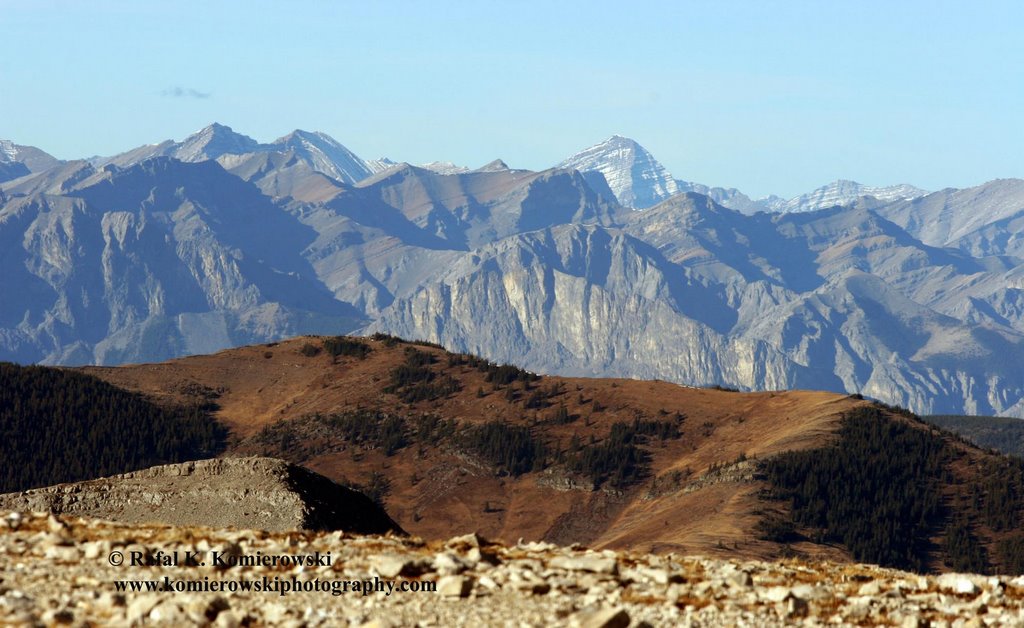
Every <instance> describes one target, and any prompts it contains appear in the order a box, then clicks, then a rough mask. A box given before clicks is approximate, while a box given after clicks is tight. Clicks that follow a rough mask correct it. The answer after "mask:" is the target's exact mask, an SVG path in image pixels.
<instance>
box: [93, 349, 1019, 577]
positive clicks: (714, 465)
mask: <svg viewBox="0 0 1024 628" xmlns="http://www.w3.org/2000/svg"><path fill="white" fill-rule="evenodd" d="M83 370H84V371H86V372H88V373H91V374H93V375H96V376H98V377H100V378H102V379H105V380H107V381H109V382H111V383H114V384H116V385H119V386H122V387H125V388H128V389H130V390H136V391H141V392H144V393H147V394H149V395H151V396H153V397H154V398H156V399H158V400H160V399H163V400H166V401H167V402H173V403H196V402H206V403H210V402H212V403H213V404H215V405H216V407H217V410H216V411H215V418H217V419H219V420H220V421H222V422H223V423H224V424H225V425H226V426H227V427H228V429H229V430H230V434H231V436H230V438H229V445H228V452H227V453H228V455H231V454H259V455H269V456H275V457H281V458H284V459H287V460H289V461H291V462H296V463H300V464H302V465H304V466H307V467H309V468H310V469H313V470H315V471H317V472H320V473H322V474H324V475H326V476H328V477H330V478H333V479H335V480H338V481H342V482H345V483H347V484H350V485H356V486H358V487H361V488H362V489H363V490H364V491H366V492H367V493H369V494H371V496H374V497H376V498H377V499H379V500H380V501H381V502H382V503H383V504H384V505H385V506H386V508H387V510H388V512H389V514H390V515H391V516H392V517H393V518H394V519H395V520H396V521H397V522H398V523H399V524H400V525H401V526H402V527H403V528H404V529H406V530H408V531H409V532H411V533H413V534H417V535H420V536H423V537H427V538H442V537H449V536H452V535H457V534H461V533H465V532H469V531H477V532H480V533H481V534H483V535H485V536H488V537H491V538H497V539H504V540H506V541H512V542H514V541H515V540H517V539H518V538H520V537H522V538H524V539H528V540H531V539H537V540H540V539H543V540H549V541H554V542H558V543H563V544H569V543H573V542H580V543H584V544H586V545H590V546H594V547H609V548H631V549H635V550H640V551H653V552H670V551H671V552H679V553H701V554H711V555H715V554H718V555H738V556H746V557H753V558H769V557H775V556H779V555H791V554H805V555H808V556H811V557H826V558H832V559H838V560H849V559H850V558H851V557H852V556H853V555H854V554H856V555H857V556H865V555H867V556H876V555H877V556H880V557H885V556H889V555H893V556H895V554H893V552H897V553H898V552H899V551H902V550H901V549H900V548H899V538H902V537H899V534H906V535H909V536H907V538H910V537H911V536H912V537H913V538H914V541H913V545H914V548H913V551H912V552H905V554H906V556H902V555H901V556H895V557H894V558H879V560H878V562H883V563H884V562H887V561H888V563H889V564H895V565H912V566H916V567H915V568H925V569H949V568H954V567H964V566H967V565H972V566H974V568H975V570H978V571H985V570H990V571H991V570H996V571H1000V570H1001V571H1009V570H1013V569H1014V567H1013V565H1017V564H1018V562H1019V561H1018V562H1015V561H1017V559H1016V558H1014V557H1013V556H1014V552H1016V551H1017V549H1015V547H1016V546H1013V543H1019V544H1020V546H1021V547H1024V542H1021V541H1019V540H1018V539H1017V538H1016V537H1015V536H1013V531H1012V529H1011V527H1010V526H1007V524H1006V522H1007V521H1008V520H1012V519H1013V518H1014V517H1016V516H1018V515H1019V514H1021V513H1022V512H1024V503H1022V496H1018V495H1016V492H1015V491H1017V489H1016V488H1014V486H1016V485H1013V486H1010V488H1009V489H1006V490H1003V489H1002V488H1000V486H1001V485H1000V482H1004V480H1005V478H1007V477H1012V478H1016V477H1017V475H1014V474H1017V473H1018V471H1017V470H1016V467H1013V470H1012V473H1010V474H1009V475H1007V473H1008V472H1007V471H1006V468H1005V464H1006V463H1005V462H1004V460H1003V459H1002V458H1001V457H998V456H995V455H993V454H992V453H991V452H987V451H983V450H981V449H978V448H977V447H974V446H973V445H971V444H969V443H966V442H963V441H961V440H958V439H957V438H956V437H955V436H953V435H952V434H951V433H948V432H944V431H941V430H938V429H936V428H932V427H930V426H928V425H926V424H924V423H922V422H921V421H919V420H918V419H916V417H912V416H909V415H908V414H905V413H901V412H899V411H898V410H891V409H887V408H881V407H879V406H875V405H873V404H872V403H871V402H869V401H864V400H860V399H856V398H853V397H850V396H843V395H837V394H832V393H824V392H809V391H787V392H763V393H739V392H732V391H727V390H717V389H702V388H690V387H686V386H679V385H676V384H670V383H666V382H660V381H653V382H651V381H635V380H623V379H588V378H563V377H553V376H543V377H538V376H535V375H533V374H529V373H526V372H525V371H520V370H518V369H515V368H513V367H506V368H498V367H497V366H496V365H491V364H488V363H486V362H485V361H482V360H479V359H478V358H473V357H471V356H461V355H453V354H449V353H447V352H445V351H444V350H443V349H441V348H439V347H436V346H430V345H425V344H421V343H409V342H404V341H399V340H397V339H394V338H390V337H386V336H380V337H376V338H373V339H369V338H367V339H354V338H353V339H345V338H335V339H326V338H318V337H304V338H295V339H292V340H289V341H286V342H281V343H273V344H270V345H262V346H252V347H243V348H239V349H232V350H228V351H223V352H221V353H218V354H215V355H209V356H195V357H189V358H183V359H179V360H173V361H170V362H166V363H162V364H144V365H133V366H124V367H117V368H86V369H83ZM844 417H853V418H848V419H844ZM863 417H873V418H872V419H871V421H868V422H866V423H865V422H864V421H866V419H864V421H861V418H863ZM854 419H856V420H854ZM858 421H859V422H858ZM850 425H854V426H862V425H867V426H875V428H877V429H876V430H875V431H876V432H878V430H879V429H881V430H882V431H881V432H878V433H876V434H874V435H871V434H867V433H866V432H863V430H861V432H857V431H856V430H853V431H851V430H850ZM844 426H845V427H844ZM893 426H897V427H893ZM875 428H873V429H875ZM883 428H884V429H883ZM897 428H898V429H897ZM893 429H896V430H897V431H896V432H892V430H893ZM885 430H889V431H888V432H886V431H885ZM900 430H902V431H900ZM890 432H892V433H890ZM907 438H909V439H910V440H909V441H906V439H907ZM872 439H874V440H872ZM887 439H888V440H887ZM900 439H903V440H900ZM915 439H916V440H915ZM889 441H891V442H892V443H904V441H906V442H908V443H918V444H919V445H920V448H922V449H921V451H922V452H925V453H922V454H921V455H922V456H925V457H922V458H920V460H926V461H927V462H928V464H929V465H931V466H929V467H928V469H929V470H928V471H927V473H926V474H924V475H922V474H920V473H918V474H917V475H914V473H917V471H915V470H913V469H910V470H908V469H907V468H906V466H907V464H910V462H909V461H910V460H911V458H906V460H904V457H905V456H904V454H903V452H900V451H893V450H891V448H890V443H889ZM922 443H923V444H922ZM899 446H904V445H902V444H901V445H899ZM906 446H908V447H909V446H910V445H906ZM914 446H918V445H914ZM791 451H796V452H804V453H803V454H801V455H800V456H796V457H793V456H792V455H791V454H788V456H789V457H786V456H783V457H782V458H778V457H777V456H778V455H779V454H782V453H784V452H791ZM801 456H803V457H802V458H801ZM769 459H771V460H781V461H785V462H786V464H787V465H789V467H786V466H785V465H778V464H775V466H772V465H773V464H774V463H769V462H766V461H768V460H769ZM915 460H916V459H915ZM840 461H841V462H840ZM901 464H902V465H903V466H902V467H901V466H900V465H901ZM915 464H916V463H915ZM921 464H924V463H923V462H922V463H921ZM801 465H802V466H801ZM830 465H831V466H830ZM837 465H839V466H837ZM794 469H795V470H796V471H794ZM878 469H885V470H886V471H885V473H890V469H891V473H890V474H900V473H903V474H904V475H906V477H907V478H909V479H908V480H907V482H909V483H913V484H915V485H912V486H910V485H908V486H898V485H890V486H888V488H884V490H885V491H887V494H888V495H890V497H889V499H890V500H891V499H896V497H892V496H894V495H897V494H899V495H903V496H904V498H905V499H907V500H913V499H916V498H917V497H918V496H919V495H922V496H926V497H927V498H928V499H929V500H931V502H929V503H930V505H929V506H928V507H927V508H925V507H923V506H922V508H925V509H924V510H921V511H920V512H918V511H916V510H913V508H917V506H916V505H913V508H912V507H911V506H907V508H909V510H907V512H911V511H913V512H914V514H913V516H914V517H915V518H916V519H919V520H920V521H918V522H917V523H916V524H915V525H916V527H913V526H911V528H908V529H909V531H903V532H901V531H900V530H896V531H895V532H891V531H890V532H887V530H888V528H889V527H891V525H892V522H893V517H894V516H895V517H897V518H898V517H899V516H902V515H901V514H900V513H901V512H902V511H901V510H900V508H901V507H902V506H900V505H897V506H896V507H894V508H889V507H888V506H886V505H884V504H883V506H879V507H877V508H876V506H877V504H876V502H878V501H879V498H878V496H876V495H874V494H868V495H865V494H864V493H863V490H862V487H860V486H858V482H861V483H864V482H876V481H882V482H884V481H886V479H887V478H886V477H882V478H881V480H879V479H878V478H872V477H870V476H871V472H873V470H874V471H877V470H878ZM1020 471H1021V472H1020V476H1021V478H1024V469H1022V470H1020ZM787 474H788V475H787ZM794 474H795V475H794ZM811 476H814V477H813V479H811V480H809V481H808V480H807V478H810V477H811ZM892 477H896V476H895V475H893V476H892ZM900 477H902V476H900ZM783 478H789V479H788V480H787V481H788V482H789V484H788V485H786V484H785V483H784V482H783V480H782V479H783ZM794 478H796V479H794ZM858 478H860V479H858ZM888 479H890V480H891V479H892V478H891V477H890V478H888ZM1014 481H1016V480H1014ZM1004 483H1005V482H1004ZM890 484H891V483H890ZM916 484H920V486H917V485H916ZM1010 484H1013V482H1011V483H1010ZM878 490H883V489H878ZM1017 492H1022V493H1024V490H1022V491H1017ZM830 496H831V497H830ZM829 499H833V500H834V499H843V500H847V501H848V502H849V501H850V500H860V501H857V502H856V503H852V505H851V503H845V504H838V503H831V505H829V502H828V500H829ZM801 500H803V501H801ZM821 500H825V501H824V502H822V501H821ZM815 508H816V509H817V510H815ZM887 508H888V510H887ZM839 511H843V512H846V513H848V516H847V519H857V518H858V517H859V513H861V512H863V513H865V514H864V516H865V517H871V518H872V519H870V520H868V519H865V520H864V521H858V522H857V525H856V526H853V530H852V532H851V530H850V529H848V528H849V527H850V526H846V523H845V522H844V521H840V522H836V521H826V519H827V517H826V516H825V515H824V514H822V513H827V512H839ZM815 513H817V514H815ZM894 513H895V514H894ZM887 517H888V518H887ZM766 520H770V521H771V522H773V524H774V526H773V527H772V528H771V529H766V527H765V521H766ZM844 526H845V527H844ZM897 527H899V526H897ZM858 534H859V535H860V536H859V537H858V536H857V535H858ZM886 534H889V537H886ZM894 539H895V540H896V542H895V543H894ZM908 543H909V542H908ZM894 547H895V549H894ZM865 552H867V553H865ZM887 552H888V553H887ZM954 553H955V554H956V556H955V557H954V558H952V559H951V558H950V556H951V555H952V554H954ZM979 557H981V558H979ZM979 561H980V562H979Z"/></svg>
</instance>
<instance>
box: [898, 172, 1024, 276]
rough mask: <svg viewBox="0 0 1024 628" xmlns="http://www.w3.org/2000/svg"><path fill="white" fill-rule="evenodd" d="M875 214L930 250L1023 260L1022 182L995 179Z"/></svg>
mask: <svg viewBox="0 0 1024 628" xmlns="http://www.w3.org/2000/svg"><path fill="white" fill-rule="evenodd" d="M879 213H880V214H882V215H883V216H885V217H887V218H889V219H890V220H892V221H893V222H895V223H896V224H898V225H900V226H901V227H903V228H904V229H906V230H907V231H908V232H910V233H911V234H913V235H914V236H915V237H917V238H919V239H921V240H922V241H923V242H926V243H928V244H931V245H933V246H952V247H956V248H959V249H962V250H964V251H966V252H968V253H970V254H971V255H974V256H977V257H980V256H986V255H1015V256H1024V181H1022V180H1020V179H997V180H995V181H990V182H988V183H985V184H983V185H979V186H977V187H973V188H966V189H963V190H954V189H947V190H940V191H938V192H935V193H933V194H928V195H927V196H920V197H917V198H914V199H912V200H907V201H903V202H897V203H891V204H888V205H886V206H884V207H882V208H880V209H879Z"/></svg>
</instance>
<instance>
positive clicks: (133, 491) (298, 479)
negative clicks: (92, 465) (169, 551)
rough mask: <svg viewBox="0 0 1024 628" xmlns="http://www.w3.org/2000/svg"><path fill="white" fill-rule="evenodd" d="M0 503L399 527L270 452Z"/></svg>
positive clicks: (98, 513)
mask: <svg viewBox="0 0 1024 628" xmlns="http://www.w3.org/2000/svg"><path fill="white" fill-rule="evenodd" d="M0 509H7V510H23V511H43V512H51V513H57V514H65V515H75V516H84V517H96V518H101V519H110V520H114V521H122V522H126V523H146V522H157V523H165V524H170V525H203V526H212V527H236V528H255V529H261V530H346V531H349V532H359V533H363V534H383V533H385V532H401V528H399V527H398V524H396V523H395V522H394V521H392V520H391V518H390V517H388V515H387V513H385V512H384V510H383V509H382V508H381V507H380V506H378V505H377V504H375V503H374V502H373V501H372V500H370V499H369V498H368V497H366V496H365V495H363V494H362V493H358V492H356V491H353V490H351V489H348V488H345V487H343V486H340V485H338V484H335V483H334V482H332V481H331V480H329V479H327V478H325V477H323V476H321V475H318V474H316V473H313V472H311V471H308V470H306V469H303V468H302V467H298V466H295V465H292V464H289V463H287V462H284V461H282V460H277V459H274V458H258V457H253V458H217V459H212V460H199V461H194V462H185V463H180V464H170V465H163V466H158V467H152V468H149V469H145V470H142V471H135V472H132V473H124V474H121V475H115V476H112V477H109V478H101V479H98V480H90V481H87V482H76V483H70V484H59V485H56V486H49V487H46V488H40V489H33V490H29V491H23V492H20V493H7V494H5V495H0Z"/></svg>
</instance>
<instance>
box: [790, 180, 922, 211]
mask: <svg viewBox="0 0 1024 628" xmlns="http://www.w3.org/2000/svg"><path fill="white" fill-rule="evenodd" d="M926 194H928V192H926V191H925V190H922V189H920V188H916V187H914V186H912V185H907V184H902V185H890V186H888V187H871V186H867V185H861V184H860V183H857V182H856V181H845V180H842V179H840V180H838V181H833V182H832V183H829V184H828V185H824V186H822V187H820V188H818V189H817V190H814V191H813V192H808V193H807V194H803V195H801V196H797V197H795V198H791V199H789V200H788V201H785V202H783V203H775V204H774V206H773V207H772V209H773V210H775V211H782V212H806V211H814V210H815V209H827V208H829V207H835V206H836V205H850V204H852V203H854V202H856V201H857V200H858V199H860V198H862V197H865V196H870V197H872V198H874V199H876V200H878V201H881V202H885V203H888V202H893V201H903V200H908V199H913V198H917V197H920V196H924V195H926Z"/></svg>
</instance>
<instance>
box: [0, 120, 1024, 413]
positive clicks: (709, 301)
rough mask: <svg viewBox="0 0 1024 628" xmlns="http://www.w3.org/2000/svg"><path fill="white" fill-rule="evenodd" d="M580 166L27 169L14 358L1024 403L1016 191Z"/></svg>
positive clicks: (19, 193) (8, 266)
mask: <svg viewBox="0 0 1024 628" xmlns="http://www.w3.org/2000/svg"><path fill="white" fill-rule="evenodd" d="M12 146H13V145H12ZM13 150H14V149H13V148H11V151H13ZM17 150H19V151H20V150H21V148H18V149H17ZM11 151H8V152H7V153H4V154H8V153H10V152H11ZM18 154H20V153H18ZM157 154H159V155H161V156H158V157H153V156H152V155H157ZM9 163H15V162H9ZM19 163H20V162H19ZM566 164H567V165H570V166H572V167H571V168H555V169H551V170H547V171H543V172H530V171H524V170H512V169H509V168H508V167H507V165H505V164H504V163H503V162H500V160H497V161H495V162H492V163H491V164H488V165H486V166H484V167H481V168H479V169H477V170H473V171H463V170H462V169H457V170H458V172H454V171H451V170H450V169H448V170H444V172H452V173H451V174H443V173H439V172H437V171H436V169H435V170H431V169H428V168H420V167H416V166H410V165H408V164H402V163H391V162H389V161H388V162H384V161H381V162H379V163H377V164H376V165H374V166H373V168H371V167H370V166H368V165H367V164H366V162H363V161H362V160H360V159H359V158H358V157H357V156H355V155H352V154H351V153H350V152H349V151H347V150H346V149H344V147H343V146H341V145H340V144H339V143H337V142H336V141H334V140H331V139H330V138H329V137H327V136H325V135H323V134H318V133H306V132H302V131H296V132H295V133H292V134H290V135H288V136H286V137H284V138H281V139H280V140H277V141H275V142H274V143H272V144H259V143H257V142H255V140H252V139H251V138H247V137H245V136H243V135H239V134H236V133H234V132H233V131H231V130H230V129H229V128H228V127H225V126H222V125H212V126H210V127H208V128H207V129H204V130H203V131H201V132H199V133H197V134H195V135H193V136H191V137H189V138H187V139H186V140H185V141H183V142H178V143H175V142H169V143H164V144H161V145H157V146H151V147H143V148H141V149H138V150H136V151H132V152H129V153H126V154H124V155H120V156H118V157H115V158H112V159H110V160H108V162H107V163H106V165H102V164H101V165H99V166H97V165H96V164H95V163H89V162H84V161H79V162H68V163H61V164H57V165H55V166H53V167H51V168H48V169H45V170H43V171H41V172H37V173H29V175H27V176H25V175H23V176H20V177H18V178H16V179H12V180H9V181H7V182H5V183H0V194H2V197H0V203H2V205H0V243H2V246H3V248H2V249H0V263H2V265H3V268H4V269H5V272H4V274H2V275H0V289H2V290H3V292H4V293H5V294H11V295H16V297H15V298H10V299H5V300H3V301H0V357H3V358H5V359H12V360H17V361H21V362H45V363H54V364H82V363H97V364H116V363H122V362H126V361H137V360H156V359H164V358H168V357H172V356H177V355H183V354H191V353H198V352H206V351H214V350H217V349H221V348H224V347H228V346H237V345H239V344H243V343H248V342H264V341H269V340H274V339H278V338H281V337H283V336H287V335H292V334H298V333H341V332H347V331H350V330H353V329H356V328H363V329H366V330H368V331H386V332H390V333H396V334H399V335H402V336H406V337H415V338H424V339H429V340H433V341H436V342H441V343H444V344H446V345H447V346H451V347H452V348H455V349H459V350H467V351H473V352H475V353H479V354H481V355H483V356H485V357H488V358H490V359H499V360H502V361H511V362H515V363H518V364H521V365H523V366H526V367H528V368H531V369H533V370H536V371H543V372H559V373H588V374H605V375H609V374H615V375H621V376H630V377H659V378H663V379H669V380H673V381H679V382H685V383H694V384H707V383H720V384H723V385H729V386H737V387H741V388H749V389H774V388H790V387H794V386H796V387H815V388H823V389H827V390H836V391H847V392H860V393H863V394H866V395H870V396H873V397H877V398H879V399H882V400H885V401H887V402H891V403H899V404H903V405H909V406H910V407H913V408H914V409H915V410H918V411H920V412H923V413H936V412H943V413H979V414H986V413H993V414H1004V415H1012V416H1024V406H1022V405H1021V403H1022V390H1021V389H1022V385H1021V384H1020V383H1019V382H1021V381H1024V380H1022V378H1021V377H1020V375H1021V373H1020V367H1019V366H1017V365H1018V364H1021V363H1022V362H1021V361H1020V360H1019V359H1018V352H1019V351H1020V350H1021V346H1022V345H1021V343H1020V337H1021V334H1022V333H1024V291H1022V290H1024V265H1022V264H1021V259H1020V257H1019V256H1021V255H1022V252H1021V250H1022V247H1024V245H1022V244H1021V241H1020V240H1019V238H1017V236H1016V234H1017V233H1018V232H1019V231H1020V229H1018V228H1017V227H1018V226H1021V225H1017V222H1019V221H1020V220H1022V216H1024V213H1022V210H1024V202H1022V199H1024V187H1022V184H1021V182H1020V181H1013V180H1010V181H995V182H992V183H990V184H986V185H984V186H979V187H978V188H972V189H969V190H944V191H941V192H936V193H934V194H929V195H925V196H916V197H915V198H910V199H909V200H908V199H907V198H906V197H908V196H914V195H917V194H919V193H920V191H919V190H916V189H911V188H909V187H907V186H899V187H897V188H893V189H889V188H867V187H865V186H861V185H859V184H854V183H851V182H838V183H837V184H833V185H832V186H827V187H826V188H823V189H822V190H819V191H817V192H816V193H814V194H811V195H805V197H800V198H802V199H803V200H800V199H795V200H796V201H799V202H796V203H795V204H793V207H792V208H791V211H785V212H782V211H779V212H772V213H760V214H755V215H751V214H752V213H754V212H755V211H760V210H761V209H763V208H764V207H767V206H771V207H776V208H782V205H783V203H782V201H780V200H778V199H762V200H751V199H750V198H748V197H746V196H745V195H743V194H742V193H741V192H739V191H737V190H734V189H721V188H707V187H706V186H701V185H699V184H694V183H685V182H679V181H676V180H675V179H673V178H672V177H671V175H669V174H668V173H667V172H666V171H665V169H664V167H662V166H661V165H660V164H658V163H657V161H656V160H655V159H654V158H653V157H652V156H651V155H650V153H648V152H647V151H645V150H644V149H643V148H642V147H640V146H639V145H638V144H636V142H633V141H632V140H628V139H626V138H621V137H613V138H611V139H609V140H608V141H606V142H603V143H602V144H599V145H597V146H595V147H592V148H591V149H588V150H586V151H584V152H583V153H580V154H579V155H577V156H575V157H573V158H572V159H570V160H567V162H566ZM384 166H387V167H386V168H384V169H382V170H379V168H381V167H384ZM24 167H25V168H27V167H28V166H24ZM373 170H377V171H376V172H375V173H373V172H372V171H373ZM19 171H20V167H19ZM666 197H668V198H666ZM716 199H717V200H716ZM622 201H625V203H623V202H622ZM723 203H724V204H731V205H732V206H734V207H736V208H739V211H733V210H731V209H729V208H727V207H725V206H723ZM786 203H790V204H792V203H793V201H790V202H786ZM833 203H847V205H846V206H845V207H843V208H839V209H834V208H833V209H820V210H816V211H797V210H798V209H807V208H809V207H810V206H816V205H831V204H833ZM640 206H646V207H647V209H645V210H644V211H630V208H638V207H640ZM495 329H501V330H503V331H504V333H501V334H495V333H494V331H493V330H495Z"/></svg>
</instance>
